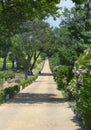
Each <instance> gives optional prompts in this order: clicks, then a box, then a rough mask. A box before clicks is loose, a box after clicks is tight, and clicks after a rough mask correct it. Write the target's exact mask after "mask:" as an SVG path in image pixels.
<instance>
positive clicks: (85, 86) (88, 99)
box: [73, 48, 91, 130]
mask: <svg viewBox="0 0 91 130" xmlns="http://www.w3.org/2000/svg"><path fill="white" fill-rule="evenodd" d="M73 72H74V80H75V81H76V82H75V83H74V84H73V89H74V90H75V92H76V94H75V99H76V107H75V111H76V115H77V117H79V118H80V119H81V120H82V122H83V125H84V128H85V130H90V129H91V49H90V48H89V49H87V50H85V51H84V54H82V55H81V56H80V57H79V58H78V60H77V61H76V62H75V66H74V68H73ZM74 86H75V87H74Z"/></svg>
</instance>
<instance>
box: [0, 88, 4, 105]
mask: <svg viewBox="0 0 91 130" xmlns="http://www.w3.org/2000/svg"><path fill="white" fill-rule="evenodd" d="M4 102H5V92H4V91H3V90H0V104H1V103H4Z"/></svg>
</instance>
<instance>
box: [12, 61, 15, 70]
mask: <svg viewBox="0 0 91 130" xmlns="http://www.w3.org/2000/svg"><path fill="white" fill-rule="evenodd" d="M14 63H15V61H14V60H13V61H12V69H14V68H15V65H14Z"/></svg>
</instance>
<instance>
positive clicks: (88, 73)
mask: <svg viewBox="0 0 91 130" xmlns="http://www.w3.org/2000/svg"><path fill="white" fill-rule="evenodd" d="M81 2H82V1H77V3H79V4H80V3H81ZM84 2H85V4H83V5H79V4H76V6H75V7H74V8H72V9H71V10H68V9H65V10H64V12H63V16H64V17H63V18H62V21H61V23H60V26H59V28H55V29H54V32H55V35H56V42H57V43H58V50H57V52H56V53H57V54H56V56H55V55H53V56H52V57H51V58H50V65H51V67H52V71H53V74H54V79H55V80H56V82H57V84H58V89H64V91H65V93H66V95H67V98H68V99H70V100H72V102H74V103H73V106H72V107H73V108H74V112H75V114H76V116H77V117H78V118H79V119H80V122H81V126H83V129H84V130H90V128H91V110H90V108H91V8H90V5H91V1H88V2H86V1H84ZM83 52H84V53H83ZM53 57H54V59H55V60H53ZM55 63H56V64H55ZM72 68H73V69H72Z"/></svg>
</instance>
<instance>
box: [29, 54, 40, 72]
mask: <svg viewBox="0 0 91 130" xmlns="http://www.w3.org/2000/svg"><path fill="white" fill-rule="evenodd" d="M39 55H40V52H39V53H38V54H36V52H35V54H34V62H33V64H32V66H31V68H30V70H31V71H32V69H33V68H34V65H35V63H36V61H37V59H38V57H39Z"/></svg>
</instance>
